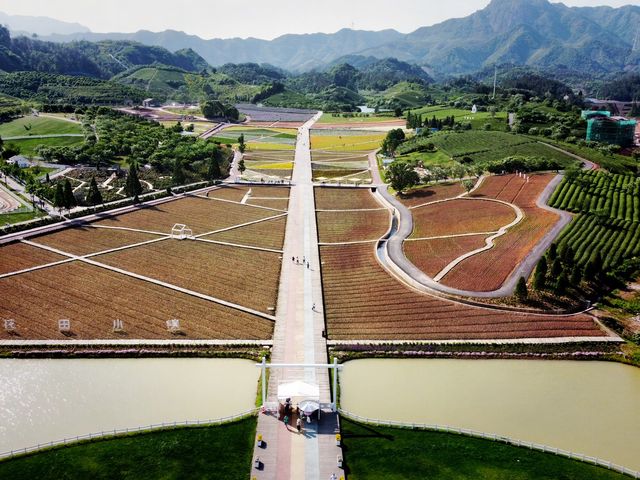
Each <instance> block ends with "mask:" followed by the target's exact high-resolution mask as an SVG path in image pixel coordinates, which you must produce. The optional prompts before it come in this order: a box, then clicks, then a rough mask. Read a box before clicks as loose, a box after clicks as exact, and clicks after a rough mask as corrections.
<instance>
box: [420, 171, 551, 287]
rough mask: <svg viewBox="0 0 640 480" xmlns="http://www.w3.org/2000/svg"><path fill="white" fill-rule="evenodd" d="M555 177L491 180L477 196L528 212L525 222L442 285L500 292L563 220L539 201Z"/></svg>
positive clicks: (469, 260) (455, 270) (458, 267)
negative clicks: (528, 256)
mask: <svg viewBox="0 0 640 480" xmlns="http://www.w3.org/2000/svg"><path fill="white" fill-rule="evenodd" d="M554 176H555V175H554V174H541V175H533V176H532V177H531V178H530V180H529V182H527V181H526V180H525V179H522V178H520V177H518V176H516V175H504V176H492V177H489V178H487V179H486V180H485V183H484V184H483V185H482V186H481V187H480V188H479V189H478V190H477V192H476V193H475V195H477V196H478V197H480V198H487V197H492V198H498V199H503V200H505V201H510V202H513V203H514V204H515V205H517V206H519V207H520V208H521V209H522V211H523V212H524V215H525V216H524V219H523V220H522V221H521V222H520V223H519V224H518V225H515V226H514V227H512V228H510V229H509V231H508V232H507V233H506V234H505V235H503V236H501V237H498V238H497V239H495V246H494V247H493V248H491V249H490V250H487V251H485V252H482V253H480V254H478V255H474V256H473V257H469V258H467V259H465V260H463V261H462V262H460V263H459V264H458V265H456V266H455V267H454V268H453V269H452V270H451V271H450V272H449V273H448V274H447V275H446V276H445V277H444V278H443V279H442V281H441V283H443V284H444V285H448V286H451V287H454V288H459V289H461V290H468V291H472V292H485V291H491V290H496V289H498V288H500V287H501V286H502V284H503V283H504V282H505V280H506V279H507V278H508V276H509V275H510V274H511V272H512V271H513V270H514V269H515V268H516V267H517V266H518V265H519V264H520V263H521V262H522V261H523V260H524V259H525V258H526V256H527V255H528V254H529V253H530V252H531V250H532V249H533V247H534V246H535V245H536V244H537V243H538V242H539V241H541V240H542V238H543V237H544V235H545V234H546V233H547V232H548V231H549V230H551V229H552V228H553V226H554V225H555V223H556V222H557V221H558V220H559V216H558V215H556V214H555V213H553V212H549V211H547V210H543V209H541V208H538V206H537V205H536V200H537V198H538V197H539V196H540V194H541V193H542V191H543V190H544V189H545V187H546V186H547V184H548V183H549V182H550V181H551V180H552V179H553V177H554ZM414 211H415V210H414Z"/></svg>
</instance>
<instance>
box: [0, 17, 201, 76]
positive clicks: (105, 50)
mask: <svg viewBox="0 0 640 480" xmlns="http://www.w3.org/2000/svg"><path fill="white" fill-rule="evenodd" d="M154 63H155V64H163V65H169V66H173V67H179V68H182V69H184V70H188V71H200V70H203V69H206V68H207V67H208V64H207V62H206V61H205V60H204V59H203V58H202V57H200V56H199V55H198V54H197V53H195V52H194V51H193V50H190V49H184V50H179V51H177V52H175V53H172V52H170V51H169V50H167V49H165V48H162V47H156V46H148V45H143V44H141V43H137V42H131V41H112V40H105V41H101V42H96V43H92V42H87V41H78V42H71V43H53V42H45V41H42V40H37V39H33V38H28V37H24V36H18V37H15V38H12V37H11V36H10V34H9V31H8V30H7V29H6V28H5V27H2V26H0V70H3V71H5V72H16V71H38V72H46V73H57V74H65V75H79V76H87V77H93V78H100V79H109V78H111V77H113V76H114V75H116V74H118V73H120V72H123V71H125V70H127V69H129V68H132V67H135V66H137V65H150V64H154Z"/></svg>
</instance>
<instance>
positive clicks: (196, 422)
mask: <svg viewBox="0 0 640 480" xmlns="http://www.w3.org/2000/svg"><path fill="white" fill-rule="evenodd" d="M257 411H258V409H257V408H254V409H251V410H248V411H246V412H243V413H239V414H237V415H232V416H230V417H222V418H215V419H209V420H185V421H183V422H162V423H154V424H151V425H145V426H141V427H133V428H121V429H117V428H114V429H113V430H104V431H102V432H96V433H88V434H86V435H77V436H75V437H68V438H63V439H62V440H54V441H51V442H46V443H39V444H38V445H33V446H31V447H25V448H19V449H17V450H10V451H8V452H2V453H0V459H4V458H11V457H15V456H17V455H25V454H27V453H34V452H37V451H39V450H44V449H49V448H52V447H60V446H63V445H72V444H74V443H77V442H82V441H86V440H95V439H99V438H105V437H114V436H118V435H128V434H131V433H139V432H140V433H141V432H150V431H153V430H162V429H167V428H175V427H193V426H205V425H221V424H224V423H229V422H234V421H236V420H241V419H243V418H247V417H249V416H251V415H254V414H255V413H256V412H257Z"/></svg>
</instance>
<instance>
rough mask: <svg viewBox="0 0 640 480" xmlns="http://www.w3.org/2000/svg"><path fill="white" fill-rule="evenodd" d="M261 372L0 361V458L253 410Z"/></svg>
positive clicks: (175, 364) (231, 365) (166, 362)
mask: <svg viewBox="0 0 640 480" xmlns="http://www.w3.org/2000/svg"><path fill="white" fill-rule="evenodd" d="M259 373H260V371H259V369H258V368H256V367H255V366H254V363H253V362H250V361H248V360H239V359H199V358H177V359H176V358H172V359H158V358H142V359H140V358H138V359H69V360H40V359H38V360H18V359H4V360H0V412H1V415H0V418H1V420H0V452H4V451H8V450H12V449H17V448H21V447H28V446H32V445H36V444H38V443H45V442H48V441H51V440H59V439H62V438H65V437H72V436H75V435H84V434H87V433H95V432H99V431H102V430H109V429H111V430H113V429H114V428H128V427H138V426H142V425H149V424H152V423H161V422H169V421H185V420H206V419H210V418H219V417H225V416H231V415H235V414H238V413H242V412H245V411H247V410H250V409H251V408H253V407H254V402H255V396H256V386H257V381H258V376H259Z"/></svg>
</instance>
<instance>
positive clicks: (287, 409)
mask: <svg viewBox="0 0 640 480" xmlns="http://www.w3.org/2000/svg"><path fill="white" fill-rule="evenodd" d="M283 413H284V416H283V417H282V421H283V422H284V425H285V426H286V427H287V428H289V422H290V421H291V416H293V413H294V409H293V405H292V404H291V399H290V398H287V400H286V401H285V402H284V411H283ZM295 415H296V429H297V430H298V433H301V432H302V418H301V416H302V415H304V414H303V413H302V412H300V408H299V407H297V406H296V408H295Z"/></svg>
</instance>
